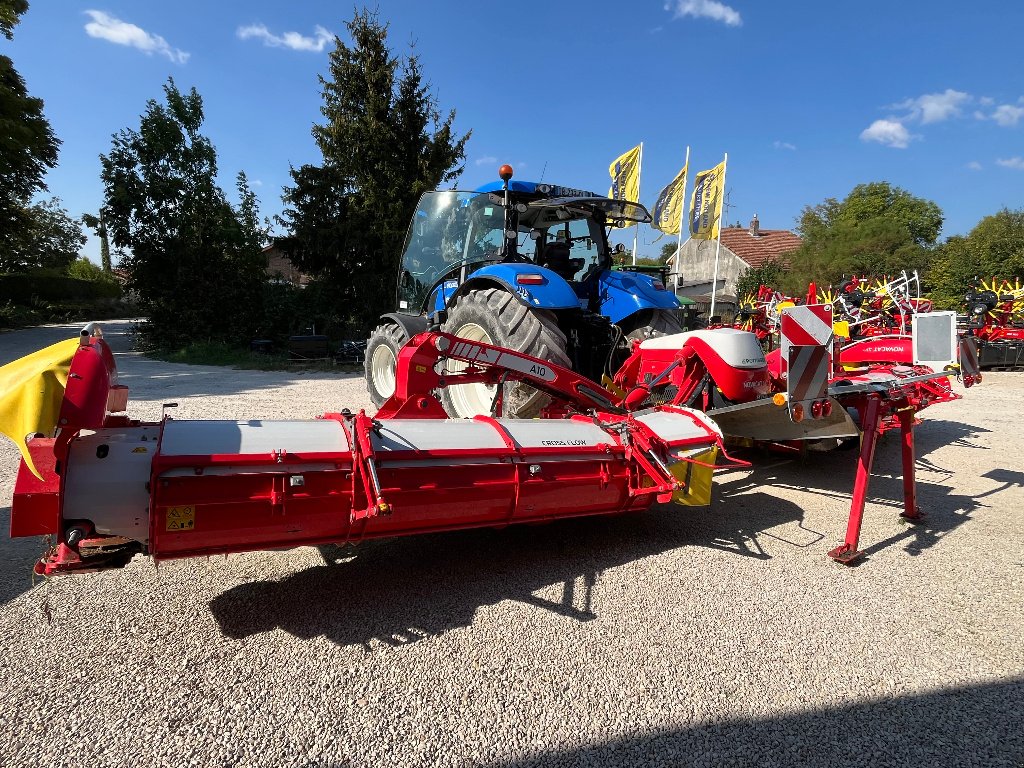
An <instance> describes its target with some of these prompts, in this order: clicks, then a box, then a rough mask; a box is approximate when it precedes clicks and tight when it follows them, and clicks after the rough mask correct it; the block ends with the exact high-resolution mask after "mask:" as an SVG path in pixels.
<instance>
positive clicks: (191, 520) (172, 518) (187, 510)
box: [167, 504, 196, 531]
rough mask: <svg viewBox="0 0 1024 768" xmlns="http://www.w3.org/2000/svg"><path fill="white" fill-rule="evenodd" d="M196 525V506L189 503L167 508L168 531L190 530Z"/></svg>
mask: <svg viewBox="0 0 1024 768" xmlns="http://www.w3.org/2000/svg"><path fill="white" fill-rule="evenodd" d="M195 527H196V508H195V507H193V506H192V505H191V504H190V505H188V506H187V507H168V508H167V530H168V531H191V530H192V529H194V528H195Z"/></svg>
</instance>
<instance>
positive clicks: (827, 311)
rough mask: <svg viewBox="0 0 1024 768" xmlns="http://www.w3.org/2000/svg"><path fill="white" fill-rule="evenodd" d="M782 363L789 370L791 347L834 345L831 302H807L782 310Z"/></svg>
mask: <svg viewBox="0 0 1024 768" xmlns="http://www.w3.org/2000/svg"><path fill="white" fill-rule="evenodd" d="M779 336H780V345H781V347H782V364H783V365H784V366H786V368H785V370H786V371H788V370H789V348H790V347H791V346H795V347H819V346H820V347H824V348H825V349H826V350H828V352H829V353H830V352H831V347H832V306H831V305H830V304H805V305H799V306H795V307H787V308H786V309H784V310H782V321H781V323H780V325H779Z"/></svg>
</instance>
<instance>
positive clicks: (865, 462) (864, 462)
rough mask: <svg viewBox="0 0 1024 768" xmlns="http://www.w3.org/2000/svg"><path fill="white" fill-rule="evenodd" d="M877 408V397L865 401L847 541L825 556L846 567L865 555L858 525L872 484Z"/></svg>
mask: <svg viewBox="0 0 1024 768" xmlns="http://www.w3.org/2000/svg"><path fill="white" fill-rule="evenodd" d="M880 407H881V401H880V400H879V399H878V398H877V397H869V398H868V399H867V403H866V404H865V407H864V411H863V413H864V416H863V421H862V423H861V427H862V429H863V431H864V442H863V443H862V444H861V447H860V459H859V460H858V462H857V480H856V482H855V483H854V486H853V499H852V500H851V502H850V519H849V521H848V522H847V524H846V541H845V542H844V543H843V544H841V545H840V546H838V547H836V548H835V549H833V550H832V551H831V552H829V553H828V555H829V557H831V558H832V559H833V560H836V561H838V562H840V563H843V564H844V565H849V564H850V563H852V562H853V561H854V560H856V559H857V558H859V557H860V556H861V555H862V554H864V553H863V552H861V551H860V550H858V549H857V543H858V541H859V540H860V525H861V521H862V520H863V519H864V502H865V501H866V500H867V495H868V483H869V482H870V481H871V465H872V464H873V463H874V461H875V445H876V444H877V443H878V413H879V409H880Z"/></svg>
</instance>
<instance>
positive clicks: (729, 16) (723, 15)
mask: <svg viewBox="0 0 1024 768" xmlns="http://www.w3.org/2000/svg"><path fill="white" fill-rule="evenodd" d="M665 10H666V11H672V18H674V19H681V18H683V17H684V16H693V17H694V18H695V19H701V18H703V19H711V20H712V21H720V22H722V23H723V24H726V25H727V26H730V27H738V26H740V25H741V24H742V23H743V19H742V18H741V17H740V14H739V11H737V10H736V9H735V8H732V7H731V6H728V5H726V4H725V3H720V2H718V0H674V1H673V2H669V3H665Z"/></svg>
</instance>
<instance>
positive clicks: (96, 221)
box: [82, 208, 113, 274]
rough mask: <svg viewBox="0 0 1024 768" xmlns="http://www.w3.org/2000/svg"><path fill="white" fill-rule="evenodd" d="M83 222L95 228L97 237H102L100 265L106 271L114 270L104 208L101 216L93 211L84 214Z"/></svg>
mask: <svg viewBox="0 0 1024 768" xmlns="http://www.w3.org/2000/svg"><path fill="white" fill-rule="evenodd" d="M82 223H83V224H85V226H87V227H89V229H91V230H94V231H95V232H96V237H98V238H99V239H100V266H101V267H102V268H103V271H104V272H106V273H107V274H110V273H111V272H112V271H113V264H112V263H111V261H110V238H109V237H108V236H107V224H106V222H105V221H104V220H103V209H102V208H100V215H99V216H93V215H92V214H91V213H86V214H83V215H82Z"/></svg>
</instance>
